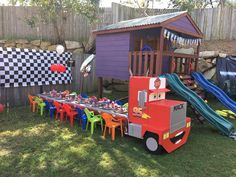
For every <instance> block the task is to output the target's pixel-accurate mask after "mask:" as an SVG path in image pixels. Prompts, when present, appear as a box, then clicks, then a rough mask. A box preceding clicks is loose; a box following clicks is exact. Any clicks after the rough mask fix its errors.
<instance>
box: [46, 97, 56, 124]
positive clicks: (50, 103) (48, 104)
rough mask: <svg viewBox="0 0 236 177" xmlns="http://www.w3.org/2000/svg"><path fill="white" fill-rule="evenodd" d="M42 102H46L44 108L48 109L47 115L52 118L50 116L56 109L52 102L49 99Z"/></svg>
mask: <svg viewBox="0 0 236 177" xmlns="http://www.w3.org/2000/svg"><path fill="white" fill-rule="evenodd" d="M44 102H45V104H46V107H45V108H46V110H47V111H49V116H50V119H51V120H52V117H53V114H54V112H55V110H56V107H55V106H54V105H53V102H51V101H48V100H45V101H44Z"/></svg>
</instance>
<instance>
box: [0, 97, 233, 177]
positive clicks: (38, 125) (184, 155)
mask: <svg viewBox="0 0 236 177" xmlns="http://www.w3.org/2000/svg"><path fill="white" fill-rule="evenodd" d="M211 103H212V101H211ZM214 106H216V107H218V105H214ZM233 122H234V125H235V126H236V120H234V121H233ZM0 125H1V126H0V176H103V177H104V176H129V177H131V176H148V177H150V176H181V177H182V176H197V177H199V176H214V177H216V176H220V177H224V176H232V177H233V176H236V160H235V159H236V141H233V140H232V139H230V138H227V137H224V136H222V135H220V134H219V133H218V131H217V130H216V129H215V128H213V127H211V126H210V125H209V124H208V123H207V122H205V123H204V124H203V125H201V124H200V123H198V122H197V121H193V124H192V130H191V134H190V137H189V139H188V142H187V144H185V145H184V146H183V147H181V148H180V149H178V150H176V151H174V152H173V153H171V154H162V155H151V154H149V153H147V152H146V151H145V149H144V147H143V144H142V141H141V140H138V139H135V138H131V137H124V138H121V137H120V136H119V133H117V136H116V140H115V141H114V142H111V138H110V136H109V135H108V136H107V138H106V139H103V138H102V136H101V131H100V129H99V128H97V129H96V131H95V134H94V135H93V136H90V134H89V132H86V131H82V130H81V127H79V128H78V126H77V124H76V126H74V127H73V128H70V126H69V123H62V124H60V123H59V122H58V121H56V120H53V121H50V119H49V118H48V117H44V116H43V117H41V116H39V115H38V114H35V113H32V112H30V110H29V107H18V108H11V109H10V111H9V113H7V112H5V113H2V114H0ZM117 132H118V131H117Z"/></svg>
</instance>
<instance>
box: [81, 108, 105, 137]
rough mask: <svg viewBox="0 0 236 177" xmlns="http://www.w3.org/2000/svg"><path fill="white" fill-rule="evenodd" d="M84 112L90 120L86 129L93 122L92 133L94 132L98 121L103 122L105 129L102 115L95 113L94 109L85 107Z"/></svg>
mask: <svg viewBox="0 0 236 177" xmlns="http://www.w3.org/2000/svg"><path fill="white" fill-rule="evenodd" d="M84 112H85V114H86V116H87V118H88V121H87V125H86V130H88V125H89V123H91V130H90V131H91V135H92V134H93V132H94V128H95V127H94V126H96V123H97V122H100V123H101V129H102V131H103V120H102V116H101V115H94V112H93V111H89V110H88V109H87V108H85V109H84Z"/></svg>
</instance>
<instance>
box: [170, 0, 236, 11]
mask: <svg viewBox="0 0 236 177" xmlns="http://www.w3.org/2000/svg"><path fill="white" fill-rule="evenodd" d="M234 5H235V2H234V0H170V4H169V6H173V7H174V8H179V9H181V10H187V11H192V10H193V9H195V8H197V9H204V8H206V7H208V6H209V7H212V8H213V7H217V6H221V7H225V6H234Z"/></svg>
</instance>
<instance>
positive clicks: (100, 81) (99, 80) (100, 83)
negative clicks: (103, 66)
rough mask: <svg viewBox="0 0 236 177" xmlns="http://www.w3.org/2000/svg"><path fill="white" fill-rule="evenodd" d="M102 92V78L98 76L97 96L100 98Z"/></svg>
mask: <svg viewBox="0 0 236 177" xmlns="http://www.w3.org/2000/svg"><path fill="white" fill-rule="evenodd" d="M102 94H103V78H102V77H99V78H98V97H99V98H102Z"/></svg>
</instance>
